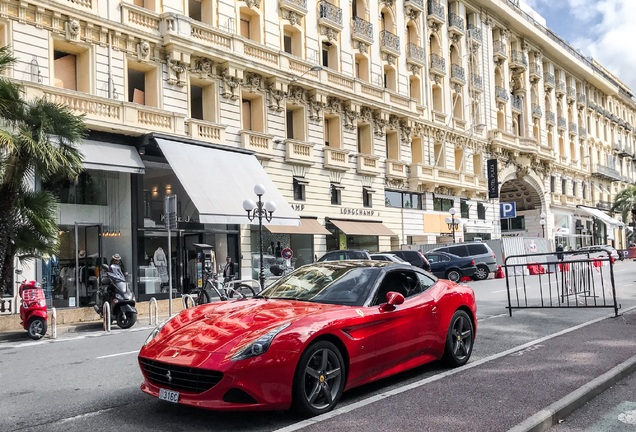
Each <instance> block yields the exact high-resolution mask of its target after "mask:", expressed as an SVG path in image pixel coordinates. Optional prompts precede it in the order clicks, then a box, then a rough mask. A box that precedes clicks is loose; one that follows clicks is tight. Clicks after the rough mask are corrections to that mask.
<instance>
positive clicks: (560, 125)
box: [557, 117, 568, 129]
mask: <svg viewBox="0 0 636 432" xmlns="http://www.w3.org/2000/svg"><path fill="white" fill-rule="evenodd" d="M557 127H558V128H559V129H565V128H567V127H568V121H567V119H566V118H565V117H559V118H557Z"/></svg>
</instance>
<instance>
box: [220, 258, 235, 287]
mask: <svg viewBox="0 0 636 432" xmlns="http://www.w3.org/2000/svg"><path fill="white" fill-rule="evenodd" d="M232 279H234V263H233V262H232V257H230V256H229V257H227V258H226V259H225V267H223V281H224V282H229V281H231V280H232Z"/></svg>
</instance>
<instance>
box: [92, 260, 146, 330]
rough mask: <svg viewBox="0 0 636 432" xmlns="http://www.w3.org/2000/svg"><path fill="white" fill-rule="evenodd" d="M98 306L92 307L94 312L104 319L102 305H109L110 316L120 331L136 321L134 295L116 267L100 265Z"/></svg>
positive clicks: (119, 269)
mask: <svg viewBox="0 0 636 432" xmlns="http://www.w3.org/2000/svg"><path fill="white" fill-rule="evenodd" d="M98 297H100V298H101V301H99V300H100V299H99V298H98V304H96V305H95V306H94V308H95V312H97V313H98V314H99V316H101V317H102V318H103V317H104V303H105V302H108V304H109V305H110V316H111V319H112V320H117V325H118V326H119V327H120V328H122V329H127V328H130V327H132V326H133V324H135V322H136V321H137V309H135V294H133V292H132V291H131V290H130V287H129V286H128V282H126V276H124V274H123V273H122V271H121V268H120V267H119V266H118V265H115V264H112V265H110V266H108V265H106V264H102V274H101V276H100V288H99V293H98Z"/></svg>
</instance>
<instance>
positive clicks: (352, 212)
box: [340, 208, 380, 216]
mask: <svg viewBox="0 0 636 432" xmlns="http://www.w3.org/2000/svg"><path fill="white" fill-rule="evenodd" d="M340 214H343V215H353V216H380V213H377V212H376V211H375V210H368V209H354V208H341V209H340Z"/></svg>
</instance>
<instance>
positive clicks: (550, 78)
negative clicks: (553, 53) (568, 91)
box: [543, 72, 556, 90]
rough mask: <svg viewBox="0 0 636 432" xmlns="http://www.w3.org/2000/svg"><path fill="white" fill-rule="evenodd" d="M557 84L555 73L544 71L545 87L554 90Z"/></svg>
mask: <svg viewBox="0 0 636 432" xmlns="http://www.w3.org/2000/svg"><path fill="white" fill-rule="evenodd" d="M555 84H556V80H555V79H554V74H551V73H550V72H544V74H543V87H545V88H546V89H548V90H552V89H553V88H554V86H555Z"/></svg>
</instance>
